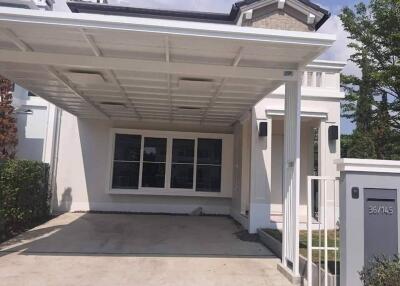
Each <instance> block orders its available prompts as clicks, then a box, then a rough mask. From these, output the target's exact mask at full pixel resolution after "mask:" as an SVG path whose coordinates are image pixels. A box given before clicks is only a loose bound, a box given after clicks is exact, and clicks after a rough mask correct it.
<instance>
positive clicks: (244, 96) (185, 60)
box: [0, 8, 335, 128]
mask: <svg viewBox="0 0 400 286" xmlns="http://www.w3.org/2000/svg"><path fill="white" fill-rule="evenodd" d="M0 24H1V26H2V27H3V29H4V32H3V33H0V74H2V75H4V76H5V77H7V78H9V79H10V80H12V81H13V82H15V83H17V84H18V85H20V86H22V87H24V88H25V89H27V90H31V91H32V92H34V93H35V94H37V95H38V96H40V97H43V98H45V99H46V100H48V101H50V102H52V103H54V104H55V105H57V106H59V107H61V108H63V109H64V110H66V111H68V112H70V113H72V114H74V115H76V116H78V117H80V118H96V119H97V118H99V119H101V118H103V119H106V118H108V119H111V120H134V121H141V122H145V121H146V122H153V121H157V122H174V123H179V124H181V123H182V124H187V123H190V124H200V125H202V124H203V125H218V126H222V127H223V128H230V126H231V125H232V124H233V123H234V122H236V120H238V118H241V116H242V115H243V114H244V113H245V112H247V111H248V110H249V109H251V108H252V107H253V106H254V104H256V103H257V102H258V101H259V100H260V99H262V98H263V97H265V95H267V94H269V93H270V92H272V91H273V90H275V89H276V88H277V87H278V86H280V85H282V84H283V83H285V82H290V81H296V80H298V79H299V76H300V75H299V68H301V67H304V66H306V65H308V64H309V63H310V62H311V61H312V60H313V59H315V58H317V57H318V56H319V55H321V54H322V53H323V52H324V51H326V50H327V49H328V48H329V47H331V46H332V44H333V42H334V41H335V37H334V36H333V35H326V34H321V33H310V32H298V31H284V30H283V31H282V30H273V29H258V28H253V27H242V26H236V25H220V24H215V23H199V22H186V23H185V25H182V22H181V21H176V20H166V19H153V18H151V19H149V18H146V17H144V18H143V17H142V18H140V17H124V16H108V15H98V14H79V13H62V12H46V11H41V10H26V9H12V8H2V9H0Z"/></svg>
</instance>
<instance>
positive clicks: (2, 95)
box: [0, 76, 18, 160]
mask: <svg viewBox="0 0 400 286" xmlns="http://www.w3.org/2000/svg"><path fill="white" fill-rule="evenodd" d="M11 86H12V83H11V82H10V81H9V80H7V79H5V78H2V77H1V76H0V160H4V159H13V158H14V157H15V151H16V146H17V143H18V138H17V124H16V119H15V116H14V107H13V106H12V105H11V103H12V93H11Z"/></svg>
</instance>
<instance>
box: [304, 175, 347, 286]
mask: <svg viewBox="0 0 400 286" xmlns="http://www.w3.org/2000/svg"><path fill="white" fill-rule="evenodd" d="M315 182H317V184H315ZM338 182H339V179H338V178H336V177H323V176H309V177H308V184H307V285H308V286H322V285H324V286H333V285H335V286H337V285H338V284H337V282H338V280H337V276H338V267H337V264H338V263H337V254H338V251H339V247H338V245H337V238H338V227H337V222H338V219H339V209H338V202H339V194H338V191H339V188H338V186H337V185H338ZM313 188H314V189H315V188H317V194H315V192H313V191H314V189H313ZM313 200H314V201H313ZM329 235H330V236H331V238H332V239H333V242H331V243H330V244H331V245H330V244H329V239H328V237H329ZM313 240H314V241H315V242H316V244H315V243H313ZM316 251H317V252H318V263H316V264H314V261H313V253H314V252H316ZM329 253H333V263H334V265H333V267H332V269H331V272H333V273H332V274H330V273H329V272H330V269H329ZM322 257H323V261H322V260H321V259H322ZM322 266H323V267H322ZM314 270H315V271H317V274H315V272H314Z"/></svg>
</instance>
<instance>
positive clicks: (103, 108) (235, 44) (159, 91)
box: [0, 8, 334, 275]
mask: <svg viewBox="0 0 400 286" xmlns="http://www.w3.org/2000/svg"><path fill="white" fill-rule="evenodd" d="M0 26H1V31H0V32H1V33H0V73H1V74H2V75H4V76H5V77H7V78H9V79H10V80H12V81H14V82H16V83H17V84H19V85H21V86H22V87H24V88H26V89H29V90H31V91H32V92H34V93H36V94H37V95H39V96H41V97H43V98H45V99H47V100H48V101H50V102H52V103H54V104H55V105H57V106H58V107H61V108H62V109H64V110H66V111H68V112H70V113H71V114H74V115H76V116H77V117H78V118H99V119H109V120H110V121H113V120H120V119H124V120H132V121H137V122H143V123H145V122H165V121H169V122H174V123H185V122H191V123H193V124H198V125H203V126H220V127H221V128H223V127H226V126H231V125H232V124H233V123H234V122H236V121H237V120H240V118H241V117H242V116H243V115H244V114H245V112H246V111H248V110H249V109H251V108H252V107H253V106H254V104H256V103H257V102H258V101H259V100H260V99H261V98H262V97H264V96H265V95H266V94H268V93H270V92H271V91H273V90H274V89H276V88H277V87H279V86H280V85H282V84H284V85H285V87H286V89H285V95H286V99H285V110H286V113H285V144H284V150H285V151H284V162H285V163H284V190H285V207H284V243H283V257H284V258H283V264H284V265H291V264H293V268H292V269H293V272H294V274H295V275H298V253H299V249H298V240H299V238H298V224H299V222H298V215H297V212H298V206H299V195H298V194H299V176H300V159H299V158H300V156H299V153H300V149H299V146H300V96H301V94H300V93H301V89H300V86H301V81H302V78H301V74H302V73H301V71H302V69H303V68H304V67H305V66H306V65H307V64H309V63H310V62H311V61H312V60H313V59H315V58H316V57H318V56H319V55H320V54H321V53H322V52H324V51H325V50H326V49H327V48H329V47H330V46H331V45H332V43H333V42H334V37H332V36H330V35H324V34H319V33H308V32H293V31H278V30H268V29H262V30H261V29H256V28H249V27H237V26H228V25H223V24H209V23H194V22H185V21H172V20H157V19H148V18H135V17H120V16H104V15H89V14H70V13H69V14H64V13H55V12H52V13H49V12H45V11H32V10H18V9H6V8H4V9H2V10H1V12H0ZM255 126H256V127H257V122H255ZM265 197H266V195H265V192H264V190H257V191H254V192H252V193H251V194H250V211H249V218H248V219H249V225H250V229H251V230H252V231H255V230H256V229H257V228H258V227H259V226H260V225H262V221H263V220H264V219H265V218H264V213H265V212H264V208H265V207H266V202H265Z"/></svg>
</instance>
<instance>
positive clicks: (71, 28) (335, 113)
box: [0, 0, 344, 275]
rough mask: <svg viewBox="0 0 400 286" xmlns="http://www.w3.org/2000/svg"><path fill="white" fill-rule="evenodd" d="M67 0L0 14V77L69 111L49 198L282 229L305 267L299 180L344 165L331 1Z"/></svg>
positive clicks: (59, 118)
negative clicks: (200, 7)
mask: <svg viewBox="0 0 400 286" xmlns="http://www.w3.org/2000/svg"><path fill="white" fill-rule="evenodd" d="M69 6H70V8H71V11H72V12H74V13H58V12H46V11H33V10H23V9H12V8H7V9H2V10H1V11H0V26H1V28H2V29H3V30H6V31H8V32H7V33H3V34H0V73H1V74H3V75H4V76H5V77H7V78H9V79H10V80H12V81H14V82H16V83H17V84H19V85H21V86H23V87H24V88H26V89H29V90H31V91H32V92H34V93H35V94H37V95H39V96H41V97H43V98H45V99H46V100H48V101H49V102H51V103H53V104H54V105H56V106H58V107H59V108H61V109H62V110H63V111H62V112H57V114H56V117H55V121H54V122H55V124H54V126H53V127H54V128H53V130H52V134H53V135H52V138H53V142H54V144H52V146H54V148H52V150H51V152H50V154H51V159H50V162H51V167H52V175H53V192H54V193H53V210H54V211H59V212H64V211H112V212H138V213H174V214H176V213H179V214H190V213H199V212H202V213H204V214H210V215H213V214H218V215H231V216H232V217H233V218H234V219H235V220H237V221H238V222H239V223H241V224H242V225H243V226H244V227H245V228H246V229H248V230H249V232H251V233H255V232H256V231H257V229H259V228H264V227H277V228H282V229H283V230H284V243H283V244H284V252H283V257H284V258H283V263H284V265H286V266H288V265H287V264H290V265H292V266H290V267H291V268H292V269H293V272H294V274H295V275H298V239H299V238H298V230H299V228H300V227H301V226H302V223H303V218H304V219H305V215H306V207H307V200H306V191H307V190H306V189H307V176H308V175H319V176H337V175H338V173H337V171H336V166H335V164H334V160H336V159H338V158H339V157H340V138H339V134H340V130H339V126H340V100H341V99H342V98H343V93H342V92H341V91H340V71H341V70H342V68H343V67H344V63H339V62H329V61H320V60H316V59H317V58H318V57H319V56H320V55H321V54H322V53H323V52H324V51H326V50H327V49H328V48H329V47H330V46H332V44H333V43H334V41H335V37H334V36H332V35H326V34H321V33H318V32H316V30H318V28H319V27H320V26H321V25H322V24H323V23H324V22H325V21H326V20H327V18H328V17H329V13H328V12H327V11H325V10H324V9H322V8H320V7H319V6H317V5H315V4H313V3H311V2H309V1H306V0H286V1H285V0H278V1H277V0H269V1H261V0H258V1H256V0H247V1H242V2H239V3H236V4H235V5H234V6H233V8H232V11H231V13H230V14H214V13H197V12H184V11H160V10H151V9H138V8H132V7H130V8H129V7H118V6H110V5H107V4H98V3H89V2H69ZM317 189H318V188H317V187H316V191H317ZM330 207H332V208H335V207H336V206H330ZM289 262H290V263H289Z"/></svg>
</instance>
